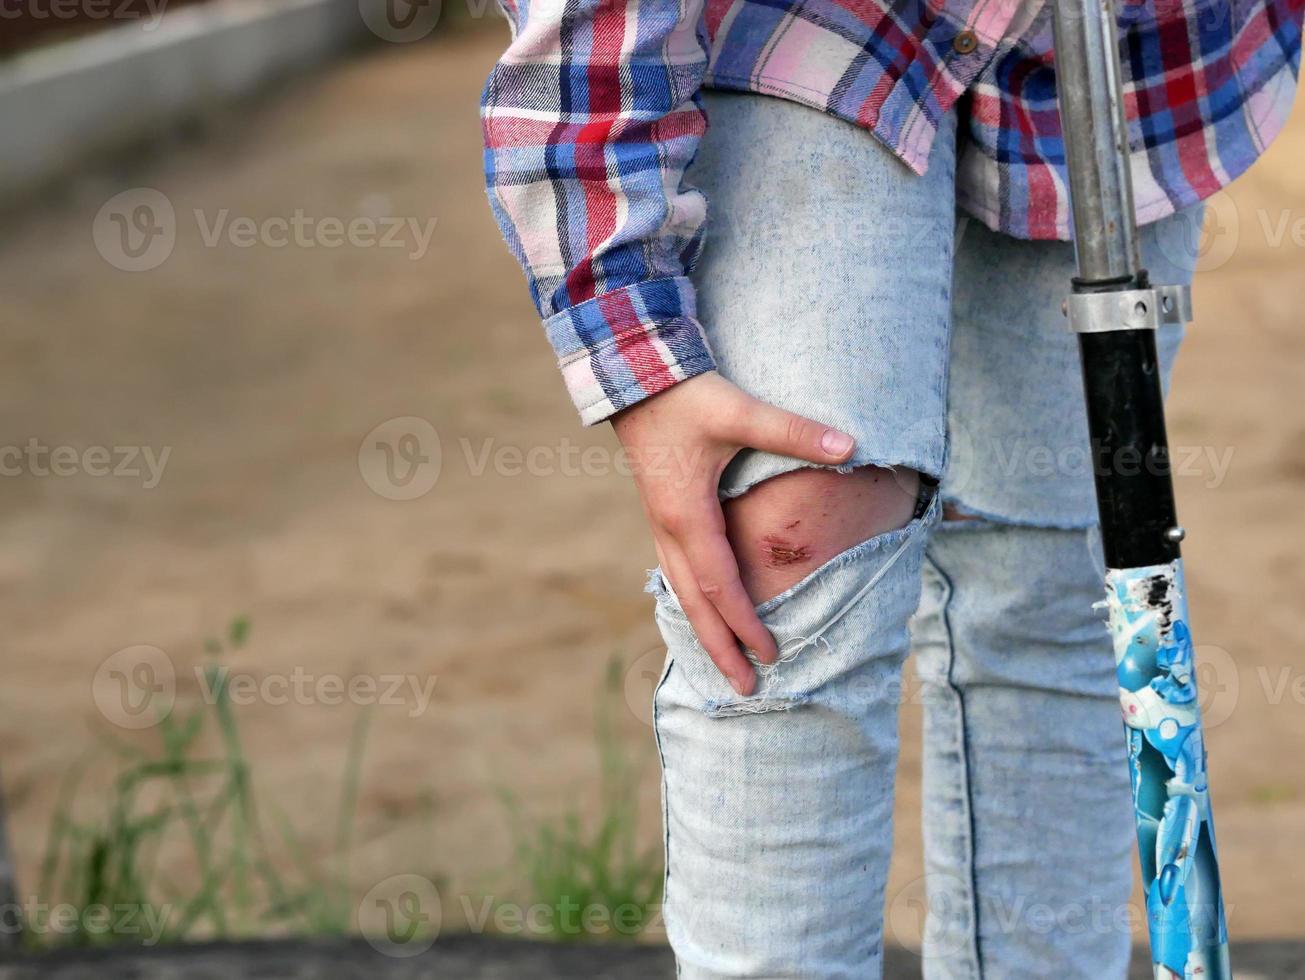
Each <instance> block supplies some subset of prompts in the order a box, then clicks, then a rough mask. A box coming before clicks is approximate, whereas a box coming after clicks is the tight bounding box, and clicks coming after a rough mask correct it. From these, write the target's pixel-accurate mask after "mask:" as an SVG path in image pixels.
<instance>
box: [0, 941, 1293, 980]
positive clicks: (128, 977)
mask: <svg viewBox="0 0 1305 980" xmlns="http://www.w3.org/2000/svg"><path fill="white" fill-rule="evenodd" d="M1134 952H1135V957H1134V962H1133V968H1132V970H1131V971H1130V972H1129V980H1151V967H1150V963H1149V962H1147V959H1148V958H1147V956H1146V953H1145V950H1135V951H1134ZM410 953H416V954H417V955H407V954H410ZM884 960H885V962H884V980H919V978H920V958H919V956H918V955H916V954H914V953H911V952H909V951H907V950H904V949H900V948H897V947H892V946H890V947H888V948H886V949H885V950H884ZM1233 961H1234V962H1235V963H1236V964H1237V973H1236V976H1237V977H1238V978H1239V980H1298V978H1305V944H1302V943H1300V942H1298V941H1278V942H1274V941H1261V942H1247V943H1240V944H1234V945H1233ZM674 975H675V964H674V960H673V959H672V957H671V954H670V951H669V950H668V949H666V948H665V947H663V946H648V945H638V944H598V943H540V942H530V941H527V940H520V939H500V938H495V937H492V936H471V935H454V936H447V937H444V938H442V939H440V940H439V942H436V943H435V944H434V945H433V946H431V947H430V948H429V949H426V948H419V949H414V950H408V949H399V950H396V951H394V952H391V953H390V955H386V954H385V953H383V952H382V951H381V948H379V947H373V946H371V945H369V944H368V943H367V942H365V941H364V940H362V939H358V938H353V939H324V940H298V939H285V940H264V941H249V942H216V943H204V944H197V945H180V946H157V947H153V948H150V949H145V950H141V949H131V948H126V947H120V946H119V947H109V948H101V949H90V950H63V951H59V952H52V953H46V954H43V955H33V954H27V955H23V956H18V957H13V958H10V959H3V958H0V980H327V978H329V980H576V978H579V977H583V978H585V980H671V978H673V977H674Z"/></svg>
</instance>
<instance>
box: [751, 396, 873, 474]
mask: <svg viewBox="0 0 1305 980" xmlns="http://www.w3.org/2000/svg"><path fill="white" fill-rule="evenodd" d="M748 402H749V404H748V405H747V407H746V409H745V410H743V411H740V412H739V413H738V414H737V415H736V416H735V421H734V423H733V424H732V425H731V426H730V432H729V433H728V435H729V437H730V438H731V439H733V440H734V441H735V442H737V443H738V444H739V445H740V446H750V447H752V448H753V449H761V450H764V451H765V452H770V453H775V454H776V455H778V456H792V457H794V458H796V459H805V460H807V461H808V462H811V463H821V464H824V465H833V464H837V463H842V462H845V461H846V460H847V459H848V458H849V457H851V455H852V450H853V449H854V448H855V446H856V440H855V439H853V438H852V437H851V436H850V435H848V434H847V433H846V432H841V431H839V430H838V429H835V428H831V427H830V426H827V425H825V424H824V423H822V422H816V421H813V420H812V419H808V418H804V417H803V416H801V415H794V414H793V413H792V412H786V411H784V409H782V408H776V407H775V406H774V405H768V404H766V403H765V402H763V401H760V400H759V399H756V398H749V399H748Z"/></svg>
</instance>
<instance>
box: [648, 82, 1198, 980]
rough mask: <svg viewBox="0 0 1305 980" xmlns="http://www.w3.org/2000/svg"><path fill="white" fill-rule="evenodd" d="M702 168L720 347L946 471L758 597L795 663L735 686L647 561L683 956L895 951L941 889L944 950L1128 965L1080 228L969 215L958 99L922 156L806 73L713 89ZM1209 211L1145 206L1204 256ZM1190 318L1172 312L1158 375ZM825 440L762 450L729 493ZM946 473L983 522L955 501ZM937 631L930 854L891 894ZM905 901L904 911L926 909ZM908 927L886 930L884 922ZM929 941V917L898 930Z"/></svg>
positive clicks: (954, 973) (1156, 250)
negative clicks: (885, 518)
mask: <svg viewBox="0 0 1305 980" xmlns="http://www.w3.org/2000/svg"><path fill="white" fill-rule="evenodd" d="M707 103H708V112H709V117H710V120H711V123H710V130H709V131H708V134H707V136H706V138H705V139H704V142H703V145H702V149H701V152H700V154H699V157H698V159H697V160H696V161H695V164H694V166H693V168H692V169H691V170H690V172H689V179H690V181H691V182H692V183H695V184H697V185H698V186H700V187H702V188H703V189H704V190H705V191H706V192H707V194H708V198H709V200H710V202H711V208H712V211H711V214H712V217H711V219H710V222H709V240H708V242H707V247H706V249H705V252H704V260H703V262H702V264H701V266H700V267H699V268H698V269H697V270H696V272H695V281H696V284H697V288H698V295H699V312H700V315H701V318H702V321H703V323H704V324H705V325H706V329H707V331H708V333H709V337H710V341H711V345H712V349H713V351H714V352H715V355H716V358H717V360H718V362H719V365H720V370H721V373H722V374H724V375H725V376H726V377H728V378H730V379H732V380H733V381H735V382H736V383H737V384H739V385H740V386H741V387H742V388H744V389H745V390H746V391H749V392H751V393H752V394H754V395H756V396H758V397H760V398H762V399H765V400H766V401H769V402H773V403H775V404H777V405H780V406H782V407H784V408H786V409H789V410H791V411H794V412H799V413H801V414H804V415H808V416H811V417H813V418H816V419H819V420H821V421H823V422H827V423H830V424H832V425H835V426H838V427H839V428H842V429H844V430H845V431H847V432H850V433H852V434H853V435H855V436H856V439H857V448H856V455H855V456H854V458H853V460H852V462H853V463H854V464H857V465H864V464H877V465H883V466H894V467H903V466H904V467H911V468H913V469H916V470H919V471H921V472H922V473H925V474H928V475H931V476H934V477H938V478H941V494H936V495H935V496H934V498H933V501H932V502H931V504H930V505H929V506H928V508H927V509H926V511H925V512H924V513H923V515H922V516H919V517H917V518H916V519H915V520H913V521H912V522H911V523H910V524H908V525H907V526H906V527H904V528H902V529H899V530H896V531H892V532H889V533H887V534H884V535H881V536H879V537H875V538H872V539H870V540H868V541H865V542H863V543H861V544H859V545H856V546H855V547H853V548H851V549H850V550H848V551H846V552H844V553H843V554H841V555H839V556H837V557H835V558H834V559H832V560H831V561H829V562H828V563H826V564H825V565H824V566H822V567H821V568H819V569H817V570H816V571H814V572H813V573H811V574H810V575H809V576H808V577H807V578H805V579H804V580H803V581H801V582H799V583H798V584H797V585H795V586H793V587H792V588H790V589H788V590H787V591H786V592H784V593H783V594H782V595H779V596H777V597H776V598H774V599H771V600H770V601H768V602H766V603H764V604H763V605H761V606H760V607H758V612H759V613H760V615H761V618H762V620H763V622H765V623H766V624H767V625H768V626H769V627H770V628H771V630H772V631H773V632H774V633H775V635H776V637H777V639H778V640H779V642H780V647H781V658H780V662H779V663H778V664H777V666H776V667H775V668H774V669H773V670H766V671H762V672H761V676H760V677H759V683H758V686H757V690H756V691H755V692H754V694H753V696H751V697H749V698H742V699H741V698H739V697H738V695H736V694H735V693H734V691H733V690H732V689H731V688H730V686H729V684H728V683H727V682H726V681H725V679H724V678H723V677H721V676H720V674H719V673H718V672H717V670H716V668H715V666H714V665H713V664H712V662H711V661H710V659H709V658H708V656H707V654H706V653H705V651H704V650H703V649H702V647H701V646H700V645H699V644H698V642H697V640H696V638H695V636H694V633H693V630H692V628H691V627H690V625H689V623H688V620H687V619H686V618H685V616H684V613H683V612H682V610H681V609H680V607H679V604H678V602H677V600H676V597H675V595H674V593H673V591H672V590H671V589H670V587H669V585H668V584H667V583H666V582H665V581H664V580H663V579H662V577H661V576H660V574H659V573H654V575H653V576H652V581H651V583H650V591H652V592H653V593H654V595H655V596H656V598H657V622H658V625H659V627H660V629H661V632H662V635H663V637H664V639H665V642H666V644H667V647H668V657H667V662H666V668H665V672H664V674H663V676H662V679H661V682H660V683H659V685H658V687H657V693H656V698H655V712H654V714H655V719H656V731H657V740H658V746H659V749H660V753H661V760H662V771H663V799H664V807H665V814H664V816H665V826H666V861H667V864H666V869H667V870H666V907H665V914H666V923H667V928H668V932H669V936H670V940H671V943H672V945H673V947H674V950H675V953H676V957H677V961H678V964H679V974H680V976H682V977H686V978H715V977H748V978H781V977H783V978H789V977H791V978H801V980H815V978H829V980H833V978H856V980H866V978H874V977H877V976H879V975H880V974H881V972H882V955H883V943H884V940H885V929H884V919H885V902H886V899H888V900H889V908H888V915H889V920H890V922H893V923H899V922H906V923H908V924H910V923H913V922H916V921H917V919H918V916H919V915H921V914H922V911H923V909H924V907H926V906H927V910H928V918H927V921H925V923H924V925H923V926H922V927H919V926H918V924H917V926H916V929H915V931H916V935H921V934H922V937H923V949H922V955H923V968H924V975H925V977H926V978H929V980H934V978H948V980H950V978H979V977H992V978H1002V980H1008V978H1031V980H1032V978H1037V980H1044V978H1047V977H1056V978H1057V980H1066V978H1074V977H1083V978H1092V980H1111V978H1122V977H1124V976H1125V973H1126V967H1127V961H1128V953H1129V945H1130V934H1129V918H1128V915H1129V913H1128V909H1127V903H1128V900H1129V892H1130V887H1131V882H1132V871H1131V868H1132V849H1133V831H1132V820H1131V809H1130V800H1129V787H1128V775H1127V765H1126V761H1125V753H1124V742H1123V735H1122V729H1121V725H1120V721H1119V709H1118V704H1117V700H1116V696H1115V695H1116V687H1115V682H1114V661H1113V656H1112V652H1111V645H1110V639H1109V637H1108V636H1107V633H1106V629H1105V626H1104V624H1103V622H1102V620H1101V616H1100V614H1099V613H1097V612H1095V611H1094V610H1093V603H1094V602H1096V601H1097V600H1098V599H1100V598H1102V597H1103V594H1104V593H1103V587H1102V580H1101V575H1102V568H1101V566H1100V561H1099V558H1098V553H1097V551H1096V549H1095V547H1094V541H1095V530H1094V526H1095V523H1096V511H1095V503H1094V497H1093V486H1092V475H1091V471H1090V468H1089V464H1088V457H1087V453H1086V449H1087V447H1088V435H1087V431H1086V423H1085V421H1084V418H1083V393H1082V383H1081V380H1080V377H1079V368H1078V354H1077V346H1076V343H1075V340H1074V338H1073V336H1072V335H1071V334H1070V332H1069V331H1068V329H1067V327H1066V325H1065V322H1064V320H1063V318H1062V316H1061V313H1060V306H1061V300H1062V298H1063V296H1064V294H1065V293H1066V291H1067V286H1068V281H1069V277H1070V276H1071V275H1072V274H1073V254H1072V248H1071V247H1070V246H1069V245H1066V244H1064V243H1057V242H1023V241H1017V240H1014V239H1010V238H1006V237H1003V236H1001V235H998V234H995V233H993V232H990V231H988V230H987V229H986V228H984V227H982V226H980V225H979V224H978V223H977V222H974V221H967V220H965V219H964V218H960V217H958V215H957V213H956V209H955V204H954V200H955V195H954V178H955V158H956V157H955V144H954V139H955V136H954V133H955V124H954V120H951V119H948V120H947V121H945V123H944V125H943V129H942V131H941V132H940V134H939V138H938V141H937V144H936V148H935V150H934V152H933V157H932V159H931V161H930V165H929V171H928V173H927V174H926V175H925V176H923V177H916V176H914V175H912V174H910V173H908V172H907V171H906V170H905V169H904V168H903V166H902V165H901V164H900V163H899V162H898V161H897V160H895V159H894V158H893V157H891V156H890V155H889V154H888V153H886V152H885V151H883V150H882V148H880V147H879V146H878V145H877V144H876V143H875V142H874V140H873V139H872V138H871V137H870V136H868V135H867V134H866V133H864V132H862V131H860V130H858V129H856V128H854V127H852V126H849V125H847V124H846V123H843V122H840V121H838V120H835V119H832V118H830V117H827V116H824V115H822V114H821V113H819V112H816V111H814V110H812V109H808V108H805V107H802V106H798V105H795V104H793V103H790V102H783V101H779V100H774V99H767V98H763V97H759V96H753V95H730V94H724V93H709V94H708V96H707ZM1199 221H1200V214H1199V210H1198V211H1197V212H1188V213H1186V214H1181V215H1178V216H1175V217H1173V218H1170V219H1166V220H1164V221H1161V222H1159V223H1157V224H1154V225H1150V226H1148V227H1146V228H1145V229H1144V230H1143V233H1142V252H1143V261H1144V264H1145V265H1146V266H1147V267H1148V268H1149V269H1150V270H1151V273H1152V277H1153V279H1154V280H1155V281H1158V282H1187V281H1189V280H1190V278H1191V273H1192V269H1193V266H1194V264H1195V258H1196V254H1195V247H1196V241H1197V236H1196V234H1195V230H1196V229H1197V228H1199ZM1180 340H1181V330H1180V329H1179V328H1176V327H1166V328H1164V329H1163V330H1162V332H1161V334H1160V337H1159V342H1160V346H1161V353H1162V360H1163V364H1164V370H1165V374H1166V379H1167V376H1168V371H1169V368H1170V366H1171V364H1172V361H1173V357H1174V354H1175V353H1176V351H1177V347H1178V344H1179V341H1180ZM802 465H806V464H802V463H800V462H798V461H796V460H792V459H787V458H782V457H777V456H771V455H768V454H765V453H761V452H756V451H745V452H744V453H742V454H740V456H739V457H738V458H737V459H736V460H735V462H734V463H733V464H732V465H731V466H730V467H729V469H728V470H727V471H726V473H725V476H724V478H723V481H722V486H721V494H722V496H723V497H729V496H732V495H737V494H741V493H743V492H745V491H746V490H747V489H748V488H749V487H751V486H753V485H755V484H756V483H758V482H759V481H762V480H765V479H767V478H770V477H773V476H776V475H778V474H780V473H783V472H787V471H789V470H792V469H794V468H797V467H798V466H802ZM941 501H946V502H948V503H950V504H952V505H953V506H955V507H956V508H957V509H959V510H961V511H964V512H967V513H970V514H974V515H979V516H980V518H981V519H980V520H976V521H970V522H961V521H942V520H941ZM908 650H914V653H915V663H916V669H917V671H918V684H919V689H918V693H919V695H920V696H921V697H922V699H923V703H924V706H925V709H924V715H925V721H924V727H925V730H924V745H925V749H924V793H923V800H924V802H923V808H924V812H923V821H924V842H925V864H926V867H925V875H924V877H923V881H922V882H917V883H916V884H915V885H913V886H912V887H911V888H909V889H907V890H906V891H905V892H904V893H903V894H902V895H898V896H886V895H885V880H886V877H887V871H888V862H889V856H890V849H891V841H892V814H893V781H894V774H895V767H896V760H897V709H898V704H899V701H900V699H901V692H902V690H903V684H902V667H903V661H904V660H905V658H906V656H907V653H908ZM909 931H910V930H909V929H908V932H909ZM890 937H891V934H890ZM901 938H904V939H906V940H908V941H909V938H910V937H909V936H906V937H901Z"/></svg>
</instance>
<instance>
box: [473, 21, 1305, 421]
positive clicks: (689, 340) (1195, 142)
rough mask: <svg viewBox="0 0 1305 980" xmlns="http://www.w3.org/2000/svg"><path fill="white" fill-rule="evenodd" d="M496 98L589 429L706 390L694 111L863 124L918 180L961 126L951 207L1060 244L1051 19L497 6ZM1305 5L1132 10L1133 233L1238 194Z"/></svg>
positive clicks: (553, 318)
mask: <svg viewBox="0 0 1305 980" xmlns="http://www.w3.org/2000/svg"><path fill="white" fill-rule="evenodd" d="M501 2H502V4H503V9H504V12H505V14H506V15H507V16H508V19H509V21H510V23H511V25H512V32H513V39H512V43H511V45H510V46H509V47H508V49H507V51H506V53H505V54H504V55H503V57H502V59H501V60H500V61H499V62H498V64H497V65H496V66H495V67H494V70H493V72H492V73H491V75H490V77H489V81H488V83H487V84H486V87H485V93H484V98H483V102H482V112H481V116H482V121H483V126H484V135H485V172H486V178H487V183H488V186H489V196H490V203H491V205H492V207H493V210H494V213H495V216H496V218H497V220H498V222H499V226H500V227H501V228H502V230H503V234H504V235H505V237H506V238H507V241H508V244H509V246H510V248H511V249H512V251H513V253H514V254H515V255H516V257H517V259H518V260H519V261H520V262H521V264H522V266H523V267H524V268H525V270H526V274H527V277H528V279H529V281H530V288H531V293H532V296H533V298H534V300H535V304H536V306H537V307H538V308H539V311H540V314H541V315H542V316H543V317H544V326H545V330H546V332H547V334H548V338H549V340H550V341H551V342H552V344H553V346H554V349H555V350H556V352H557V355H558V358H559V361H560V363H561V367H562V372H563V375H564V377H565V380H566V383H567V386H568V388H569V389H570V392H571V395H572V397H573V398H574V400H575V402H576V405H577V407H578V408H579V410H580V414H581V418H582V419H583V420H584V421H585V422H587V423H588V422H596V421H599V420H601V419H604V418H607V417H608V416H610V415H612V414H614V413H615V412H617V411H619V410H621V409H622V408H625V407H627V406H629V405H632V404H634V403H635V402H637V401H639V400H641V399H643V398H646V397H648V396H649V395H652V394H655V393H657V392H659V391H662V390H664V389H666V388H668V387H670V386H671V385H673V384H675V383H676V382H678V381H681V380H684V379H685V378H689V377H692V376H693V375H695V374H700V373H702V372H703V371H709V370H711V369H712V368H713V366H714V364H713V361H712V357H711V353H710V351H709V350H708V347H707V343H706V340H705V338H704V336H703V332H702V328H701V326H700V325H699V324H698V321H697V320H696V318H695V311H694V301H693V287H692V285H691V284H690V282H689V280H688V278H687V273H688V271H689V270H690V269H691V268H692V267H693V264H694V262H695V260H696V258H697V255H698V253H699V250H700V249H701V247H702V240H703V228H704V224H705V221H706V214H707V210H706V201H705V200H704V199H703V196H702V195H701V194H700V193H699V192H698V191H696V190H694V189H693V188H692V187H689V186H686V185H685V184H684V183H683V180H682V178H683V175H684V171H685V168H686V167H687V166H688V164H689V162H690V161H691V160H692V159H693V155H694V153H695V151H696V149H697V145H698V140H699V139H700V138H701V136H702V134H703V132H704V131H705V129H706V118H705V115H704V113H703V111H702V104H701V100H700V98H699V96H698V92H699V90H700V89H701V88H704V87H708V88H718V89H734V90H739V91H748V92H757V93H762V94H766V95H774V96H779V97H781V98H785V99H789V100H792V101H795V102H800V103H803V104H806V105H810V106H813V107H816V108H818V109H821V110H823V111H825V112H828V113H830V114H832V115H834V116H837V117H839V118H841V119H845V120H847V121H848V122H850V123H853V124H855V125H858V126H861V127H863V128H865V129H867V130H869V131H870V132H871V133H873V134H874V135H875V136H876V137H878V139H880V140H881V141H882V142H883V143H884V145H885V146H887V147H888V148H889V149H890V150H891V151H892V152H893V153H895V154H896V155H897V156H898V157H900V158H901V159H902V161H903V162H904V163H906V165H907V166H909V167H911V168H912V169H913V170H915V171H916V172H919V173H922V172H923V171H924V169H925V167H926V165H927V162H928V157H929V149H930V147H931V146H932V143H933V139H934V136H935V133H936V131H937V127H938V123H939V120H940V119H941V118H942V116H943V115H944V114H945V113H946V112H948V111H949V110H951V109H952V107H953V106H954V105H956V103H957V102H958V100H960V99H961V97H962V96H966V101H965V102H964V103H963V104H962V118H961V123H960V125H961V128H962V132H963V141H964V142H963V147H962V150H961V153H960V157H959V160H958V164H957V178H956V194H957V201H958V203H959V205H960V206H962V207H963V208H965V209H966V210H967V211H969V212H970V213H971V214H974V215H975V216H977V217H978V218H979V219H980V220H982V221H983V222H984V223H985V224H987V225H988V226H989V227H992V228H994V229H997V230H1000V231H1003V232H1006V233H1008V234H1011V235H1015V236H1017V237H1021V238H1032V239H1056V238H1059V239H1066V238H1068V237H1069V234H1070V211H1069V202H1068V194H1067V191H1066V180H1065V163H1064V147H1063V144H1062V140H1061V133H1060V121H1059V115H1058V112H1057V109H1056V89H1055V71H1054V68H1053V63H1052V55H1053V52H1052V35H1051V11H1050V7H1049V6H1047V4H1046V3H1045V2H1044V0H501ZM1303 8H1305V0H1123V2H1122V5H1121V9H1120V11H1119V22H1120V28H1121V38H1120V44H1121V54H1122V58H1123V65H1124V82H1125V108H1126V112H1127V116H1128V120H1129V126H1130V131H1131V132H1130V135H1131V142H1132V170H1133V180H1134V189H1135V193H1136V199H1137V211H1138V219H1139V220H1140V221H1143V222H1146V221H1154V220H1156V219H1158V218H1161V217H1163V216H1165V215H1167V214H1170V213H1172V212H1173V211H1175V210H1177V209H1180V208H1183V207H1186V206H1188V205H1190V204H1193V203H1195V202H1196V201H1199V200H1201V199H1203V198H1206V197H1208V196H1209V195H1211V194H1213V193H1214V192H1215V191H1217V190H1218V189H1219V188H1220V187H1222V186H1224V185H1225V184H1227V183H1228V182H1229V181H1231V180H1232V179H1233V178H1235V177H1237V176H1238V175H1239V174H1241V173H1242V172H1243V171H1244V170H1245V169H1246V168H1247V167H1248V166H1250V164H1251V163H1252V162H1253V161H1254V160H1255V159H1256V158H1257V157H1258V156H1259V155H1260V153H1262V152H1263V151H1264V149H1265V147H1266V146H1267V145H1268V143H1269V142H1270V141H1271V140H1272V139H1273V138H1274V136H1276V135H1277V133H1278V131H1279V130H1280V129H1281V128H1282V126H1283V123H1284V122H1285V121H1286V118H1287V114H1288V111H1289V109H1290V106H1291V101H1292V98H1293V96H1294V93H1295V87H1296V72H1297V67H1298V64H1299V57H1300V39H1301V17H1302V9H1303Z"/></svg>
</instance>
